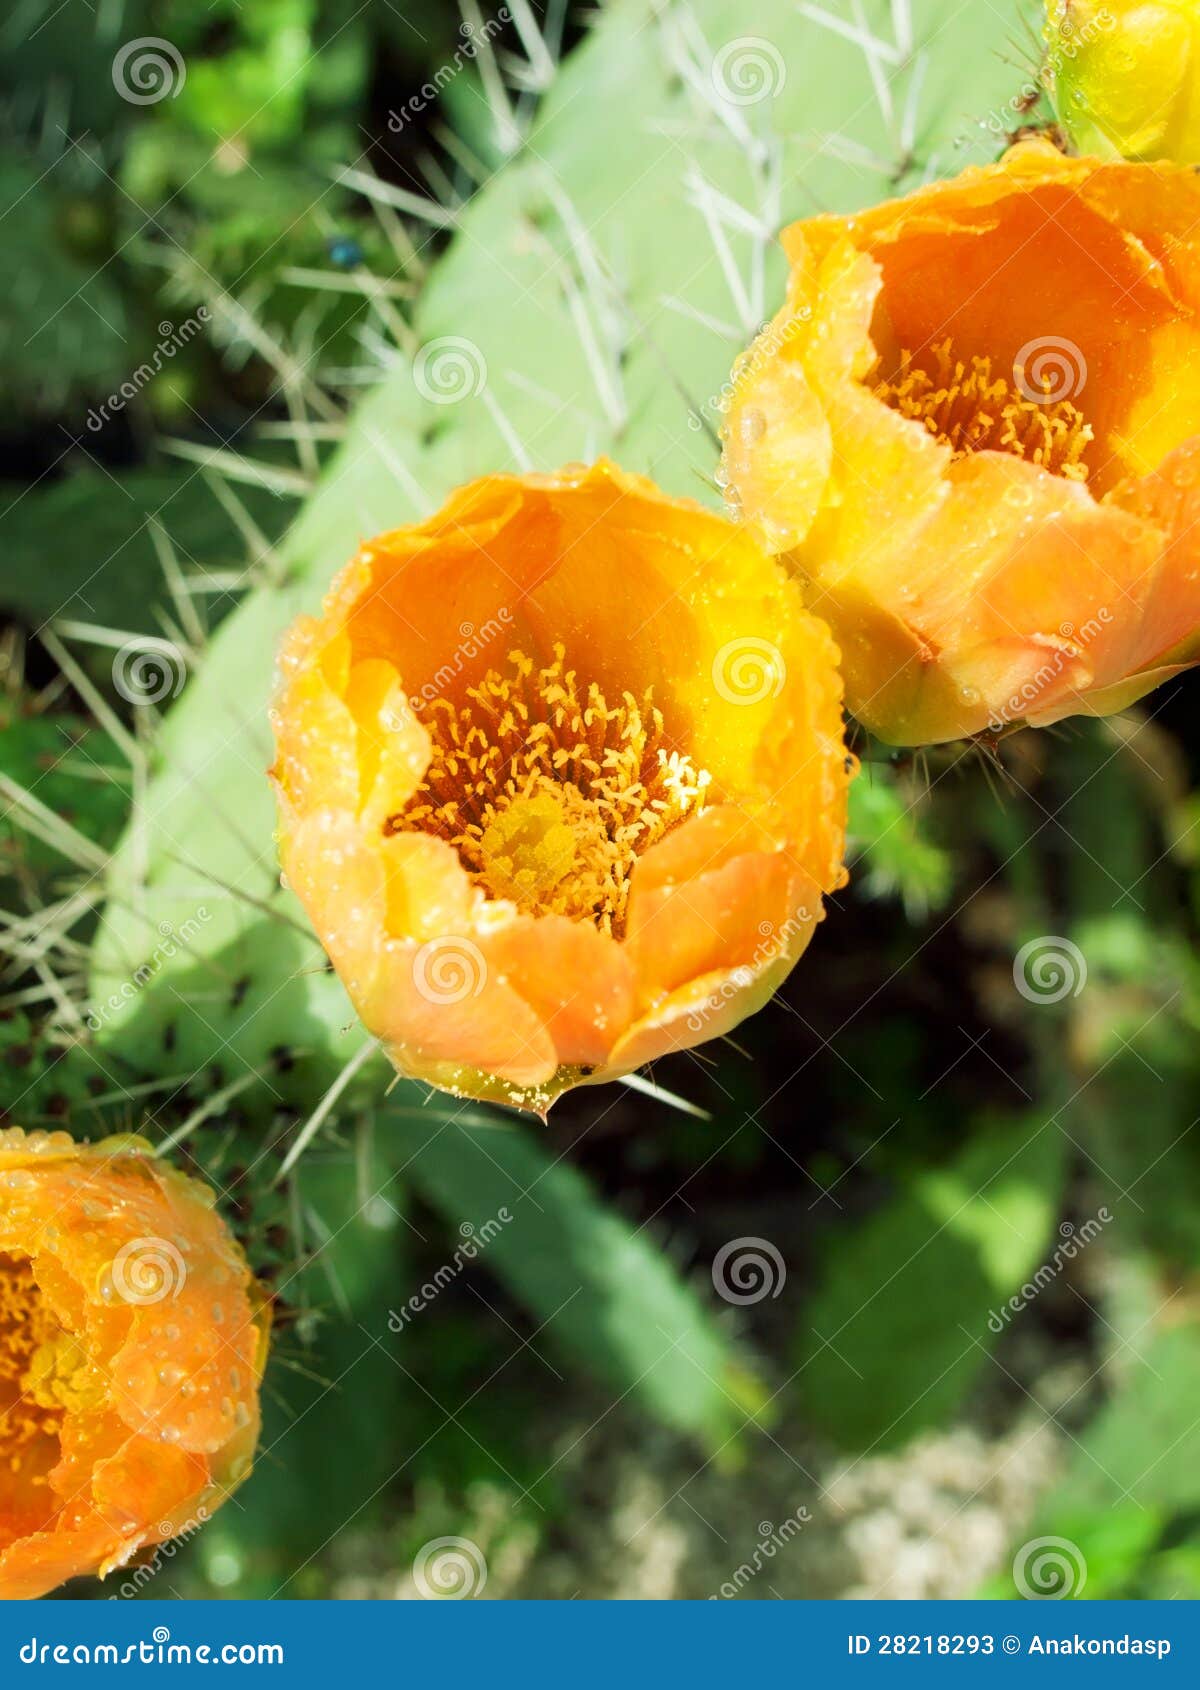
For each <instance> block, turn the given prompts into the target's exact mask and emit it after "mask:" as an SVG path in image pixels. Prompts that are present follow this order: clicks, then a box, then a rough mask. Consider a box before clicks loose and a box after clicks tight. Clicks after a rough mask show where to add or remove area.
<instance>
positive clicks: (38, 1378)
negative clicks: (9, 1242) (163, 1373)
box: [0, 1253, 95, 1545]
mask: <svg viewBox="0 0 1200 1690" xmlns="http://www.w3.org/2000/svg"><path fill="white" fill-rule="evenodd" d="M94 1373H95V1370H94V1369H93V1368H92V1367H91V1366H90V1364H89V1363H88V1361H87V1358H86V1356H85V1354H84V1352H83V1347H82V1345H81V1344H80V1342H79V1340H78V1339H77V1338H76V1337H75V1336H74V1335H73V1334H72V1333H70V1332H67V1331H65V1330H64V1328H63V1327H62V1326H60V1325H59V1323H58V1321H57V1320H56V1319H55V1317H54V1315H53V1314H52V1312H51V1310H50V1308H49V1307H48V1305H47V1304H46V1302H45V1299H44V1298H43V1296H42V1294H41V1291H40V1290H39V1289H38V1285H37V1281H36V1280H35V1279H34V1277H33V1271H32V1269H31V1268H30V1265H29V1263H28V1261H26V1260H23V1259H21V1258H18V1257H15V1256H10V1255H8V1254H5V1253H0V1464H2V1466H3V1470H4V1475H5V1482H4V1485H3V1486H0V1493H2V1494H3V1496H4V1497H5V1499H6V1501H5V1505H4V1507H3V1509H2V1510H0V1516H2V1517H0V1545H3V1544H5V1543H7V1542H11V1541H12V1538H13V1537H14V1536H20V1535H22V1534H23V1533H24V1532H26V1531H29V1530H35V1529H37V1528H38V1527H39V1526H40V1525H41V1524H42V1523H43V1522H44V1521H46V1520H48V1519H49V1517H50V1515H51V1514H52V1513H53V1510H54V1507H55V1503H54V1499H53V1498H52V1497H51V1496H50V1495H49V1493H48V1491H47V1489H46V1486H47V1484H48V1476H49V1473H50V1470H51V1468H52V1467H54V1466H55V1464H56V1463H57V1461H58V1458H59V1447H60V1446H59V1433H60V1430H61V1427H62V1422H63V1417H64V1415H65V1414H66V1413H67V1412H68V1410H70V1409H73V1408H76V1407H81V1406H84V1405H85V1404H86V1403H87V1402H88V1401H90V1399H91V1396H92V1395H94V1392H91V1391H89V1390H88V1385H89V1384H90V1383H92V1382H93V1378H92V1376H93V1375H94ZM27 1516H28V1517H27Z"/></svg>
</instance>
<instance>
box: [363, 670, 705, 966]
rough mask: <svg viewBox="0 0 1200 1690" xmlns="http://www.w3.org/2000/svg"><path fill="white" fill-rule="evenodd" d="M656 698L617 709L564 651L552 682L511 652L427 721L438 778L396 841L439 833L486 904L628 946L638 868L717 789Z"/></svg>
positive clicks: (419, 796) (628, 698) (430, 775)
mask: <svg viewBox="0 0 1200 1690" xmlns="http://www.w3.org/2000/svg"><path fill="white" fill-rule="evenodd" d="M652 694H653V689H652V688H647V689H646V691H645V692H644V693H643V694H642V695H641V697H640V698H635V697H634V695H633V694H632V693H630V692H625V693H622V695H621V698H620V700H619V702H617V703H615V704H611V705H610V704H609V703H608V700H607V699H606V698H605V695H604V693H603V692H602V691H601V689H600V687H599V686H598V685H597V684H596V683H595V682H594V681H593V682H588V683H583V682H581V681H580V680H579V678H578V676H577V675H576V672H575V671H574V670H573V669H567V668H566V657H565V652H564V650H563V648H562V646H558V645H556V646H555V648H554V658H553V661H552V662H550V663H549V664H547V665H546V666H545V668H541V669H539V668H537V667H535V665H534V664H533V663H532V662H531V660H530V659H529V658H528V657H526V656H524V655H523V654H522V653H521V652H519V651H514V652H511V653H510V654H509V659H508V666H507V670H506V672H505V673H503V674H501V673H498V672H497V671H496V670H494V669H493V670H489V671H488V673H487V674H486V675H485V676H484V677H483V679H482V680H481V681H480V682H478V683H477V684H476V685H475V686H472V687H469V688H468V689H467V691H466V694H465V696H464V698H463V701H462V702H461V703H455V702H452V701H451V700H449V699H444V698H439V699H437V700H435V701H434V703H432V704H431V705H429V706H428V707H427V708H426V709H425V710H424V711H423V712H422V721H423V722H424V724H425V726H426V728H427V729H428V730H429V733H430V735H431V736H432V739H433V754H432V757H431V759H430V763H429V768H428V770H427V771H426V774H425V779H424V781H423V782H422V784H421V786H420V788H419V789H418V790H417V792H416V793H414V795H413V797H412V798H411V799H410V800H409V802H408V803H407V804H406V805H405V806H404V808H403V809H401V810H399V811H397V813H396V814H395V815H393V816H389V818H388V820H387V823H386V831H387V832H388V833H398V832H401V831H410V830H414V829H415V830H420V831H422V832H426V833H433V834H436V835H437V836H438V837H439V838H441V839H445V840H446V841H448V843H449V844H451V845H453V846H454V848H455V849H456V850H457V852H458V854H459V856H460V858H461V859H462V862H463V864H464V866H465V867H466V869H467V870H468V872H469V873H470V875H471V877H472V879H473V880H474V881H475V883H476V885H478V886H481V887H482V888H483V890H484V891H485V892H487V894H488V895H489V897H493V898H505V899H510V900H511V901H512V902H513V903H515V904H516V905H517V906H518V908H520V909H521V910H523V911H525V912H526V913H528V914H532V915H551V914H557V915H566V916H571V917H573V918H575V919H577V920H592V921H594V922H595V923H596V924H597V926H598V927H599V928H600V929H601V931H603V932H605V933H613V934H615V935H616V936H617V937H620V935H621V933H622V932H623V930H624V922H625V911H626V905H627V903H628V899H629V881H630V876H631V874H632V873H633V866H634V864H635V862H636V861H637V859H638V857H639V856H640V855H641V853H642V852H643V851H645V850H647V849H648V848H649V847H650V846H651V845H654V844H656V843H657V842H658V840H660V839H662V838H664V837H665V835H666V834H667V833H669V832H670V830H671V829H672V828H673V827H675V826H676V825H677V824H678V823H679V822H681V821H682V820H683V819H684V818H685V817H686V816H688V815H691V814H693V813H694V812H696V811H697V810H699V809H701V808H702V807H703V804H704V800H705V795H706V792H707V789H708V784H709V776H708V774H707V773H706V772H705V771H704V770H701V769H697V768H696V767H695V766H694V765H693V763H692V762H691V759H690V758H688V757H687V756H686V755H684V754H683V753H682V752H679V751H677V750H674V749H673V748H672V747H671V746H670V744H669V741H668V738H667V734H666V731H665V728H664V724H663V718H662V714H661V712H660V711H659V710H658V708H657V707H656V706H655V704H654V701H653V696H652Z"/></svg>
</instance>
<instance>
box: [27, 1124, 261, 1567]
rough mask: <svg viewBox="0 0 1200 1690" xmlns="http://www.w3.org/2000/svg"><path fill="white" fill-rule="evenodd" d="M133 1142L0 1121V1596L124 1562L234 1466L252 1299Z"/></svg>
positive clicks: (188, 1185)
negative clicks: (94, 1139)
mask: <svg viewBox="0 0 1200 1690" xmlns="http://www.w3.org/2000/svg"><path fill="white" fill-rule="evenodd" d="M148 1151H149V1146H148V1145H147V1144H145V1142H144V1141H143V1140H141V1139H135V1138H114V1139H106V1140H104V1141H103V1142H102V1143H98V1144H94V1145H89V1144H76V1143H75V1142H74V1141H73V1140H72V1139H71V1138H70V1137H68V1135H67V1134H66V1133H60V1132H56V1133H40V1132H38V1133H28V1134H26V1133H24V1132H22V1130H21V1129H20V1128H19V1127H10V1128H7V1129H6V1130H4V1131H0V1597H5V1598H12V1597H32V1596H41V1595H43V1594H44V1593H45V1592H46V1591H48V1590H53V1589H54V1587H55V1586H56V1585H59V1584H61V1583H62V1582H63V1580H64V1579H69V1578H74V1577H76V1576H77V1575H79V1574H81V1573H99V1574H100V1575H101V1576H103V1575H105V1574H106V1573H108V1572H110V1571H111V1570H112V1569H113V1568H115V1567H121V1566H124V1565H126V1563H128V1562H129V1561H130V1560H131V1559H132V1558H133V1557H134V1556H136V1555H137V1554H138V1553H139V1551H141V1550H143V1549H145V1548H146V1547H147V1546H149V1545H154V1544H160V1543H163V1542H165V1541H168V1540H169V1539H170V1538H171V1537H173V1536H176V1535H177V1534H178V1533H179V1532H181V1531H183V1530H185V1529H189V1528H194V1526H195V1525H196V1523H197V1522H199V1521H202V1520H205V1519H207V1518H208V1516H209V1515H210V1514H211V1513H212V1512H213V1511H214V1510H215V1509H216V1508H218V1507H219V1506H220V1504H221V1503H222V1502H223V1501H224V1499H225V1497H226V1496H227V1495H228V1494H229V1493H230V1491H232V1490H233V1489H234V1488H235V1486H236V1485H237V1484H238V1483H239V1482H240V1481H241V1479H242V1478H244V1477H245V1475H246V1473H247V1472H249V1470H250V1462H251V1458H252V1456H253V1453H254V1446H255V1443H256V1441H257V1438H258V1426H259V1415H258V1387H259V1380H260V1378H261V1375H262V1367H263V1362H264V1359H265V1353H266V1328H267V1320H266V1315H265V1311H264V1308H263V1305H262V1301H261V1299H259V1298H258V1297H257V1294H256V1291H255V1287H254V1283H253V1281H252V1279H251V1276H250V1271H249V1269H248V1268H247V1266H246V1263H245V1261H244V1259H243V1257H242V1254H241V1251H240V1250H239V1249H238V1247H237V1245H236V1244H235V1243H234V1242H233V1240H232V1239H231V1238H230V1236H229V1234H228V1232H227V1231H226V1229H225V1227H224V1225H223V1223H222V1221H221V1220H220V1218H219V1217H218V1215H217V1214H216V1212H215V1210H214V1209H213V1206H212V1195H211V1193H210V1192H209V1191H208V1190H207V1189H206V1188H205V1187H204V1186H202V1185H200V1184H198V1183H197V1182H196V1181H195V1180H192V1179H189V1178H187V1177H186V1176H185V1175H183V1174H180V1173H178V1172H176V1171H175V1170H174V1169H172V1168H169V1167H167V1166H166V1165H165V1164H164V1163H163V1162H160V1161H156V1160H155V1158H154V1157H153V1156H152V1155H150V1154H148Z"/></svg>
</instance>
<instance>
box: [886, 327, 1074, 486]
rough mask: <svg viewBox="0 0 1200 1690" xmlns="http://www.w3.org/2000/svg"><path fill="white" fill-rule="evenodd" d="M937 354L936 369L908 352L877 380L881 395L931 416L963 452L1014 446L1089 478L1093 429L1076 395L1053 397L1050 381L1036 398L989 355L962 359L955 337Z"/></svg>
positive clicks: (1054, 469) (940, 434)
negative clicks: (998, 371)
mask: <svg viewBox="0 0 1200 1690" xmlns="http://www.w3.org/2000/svg"><path fill="white" fill-rule="evenodd" d="M933 358H934V361H935V362H934V368H933V369H932V371H930V370H927V369H925V368H923V367H922V366H921V365H919V364H917V363H916V362H915V361H914V359H913V356H912V354H911V353H909V352H902V353H901V355H900V368H899V370H898V371H897V372H896V374H895V375H894V376H892V377H891V378H890V379H887V380H883V381H880V382H878V383H877V385H876V386H875V389H874V391H875V394H876V397H877V398H880V399H882V400H883V401H884V403H885V404H888V405H890V406H891V407H892V409H893V410H896V411H899V412H900V415H901V416H903V417H911V418H913V419H914V420H915V421H917V422H922V423H924V425H925V427H926V428H927V429H928V430H929V432H930V434H932V435H934V436H936V438H937V439H938V440H941V441H944V442H945V444H946V445H947V446H950V447H951V448H952V449H953V451H954V455H955V456H956V457H959V458H961V457H966V456H967V454H968V453H971V452H1010V453H1012V454H1013V456H1014V457H1018V458H1024V459H1025V460H1026V461H1027V462H1028V463H1033V464H1040V465H1041V467H1042V468H1043V469H1047V470H1049V471H1050V473H1051V474H1052V475H1062V476H1066V477H1067V479H1068V480H1071V481H1086V480H1087V475H1088V470H1087V465H1086V464H1085V463H1084V462H1083V454H1084V452H1085V451H1086V450H1087V448H1088V446H1089V445H1090V444H1091V441H1092V440H1093V438H1094V435H1093V431H1092V428H1091V426H1090V425H1089V424H1088V422H1087V421H1086V420H1085V418H1084V415H1083V412H1082V411H1081V410H1080V409H1079V407H1078V406H1077V405H1074V404H1072V402H1071V400H1070V399H1052V398H1051V397H1050V396H1049V389H1048V388H1047V390H1046V397H1045V398H1030V397H1029V396H1028V391H1027V390H1026V391H1022V388H1021V387H1020V386H1019V385H1018V384H1017V382H1013V381H1009V380H1006V379H1005V377H1004V376H1002V375H994V374H993V373H992V360H991V359H990V358H988V357H979V356H973V357H972V358H971V359H970V360H969V362H964V361H963V360H962V359H961V358H956V357H955V356H954V352H953V345H952V342H951V341H949V340H944V341H942V342H941V343H940V344H939V345H937V346H935V347H934V348H933ZM1019 381H1020V373H1019V372H1018V382H1019Z"/></svg>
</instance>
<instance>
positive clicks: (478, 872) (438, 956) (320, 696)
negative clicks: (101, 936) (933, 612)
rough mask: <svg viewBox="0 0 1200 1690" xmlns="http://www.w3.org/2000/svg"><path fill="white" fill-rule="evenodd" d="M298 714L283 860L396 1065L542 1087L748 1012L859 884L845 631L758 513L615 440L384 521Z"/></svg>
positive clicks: (299, 642)
mask: <svg viewBox="0 0 1200 1690" xmlns="http://www.w3.org/2000/svg"><path fill="white" fill-rule="evenodd" d="M273 721H274V727H275V734H276V744H277V758H276V763H275V768H274V771H273V773H274V778H275V782H276V787H277V793H278V800H279V815H280V834H279V838H280V855H281V861H282V865H283V869H284V873H285V876H286V879H287V881H288V883H289V885H290V886H291V887H292V888H293V889H294V891H295V892H296V894H297V896H298V897H299V899H300V901H301V903H302V904H303V905H304V907H305V909H306V910H307V912H308V914H309V917H310V919H311V920H312V922H313V925H314V927H315V928H316V930H317V933H318V934H319V935H320V937H321V939H322V941H323V942H324V944H325V947H326V949H327V951H328V953H329V956H330V958H331V960H332V961H333V964H334V966H335V968H336V969H337V971H338V973H339V975H340V976H341V978H342V980H343V982H344V983H345V985H346V987H347V990H348V991H349V993H350V996H351V998H352V999H353V1001H354V1003H355V1005H356V1007H357V1008H358V1010H359V1013H360V1014H361V1015H362V1017H363V1020H364V1022H365V1023H366V1025H367V1027H368V1028H369V1029H370V1030H371V1031H372V1032H373V1033H374V1034H375V1035H376V1036H377V1037H378V1038H379V1039H380V1041H381V1042H382V1044H383V1045H384V1047H385V1048H386V1050H387V1051H388V1053H389V1055H390V1056H391V1057H392V1060H393V1061H394V1062H395V1064H396V1065H397V1067H398V1068H400V1070H401V1071H402V1072H404V1073H406V1074H410V1075H412V1076H415V1077H418V1078H422V1079H425V1080H427V1081H428V1082H429V1083H431V1084H433V1085H437V1086H440V1087H442V1088H444V1089H446V1090H449V1091H453V1092H456V1093H458V1094H462V1095H469V1096H473V1097H480V1098H493V1099H499V1100H501V1101H505V1102H508V1103H513V1104H517V1105H521V1106H524V1107H527V1108H529V1109H532V1110H535V1111H538V1112H544V1111H545V1110H546V1108H548V1106H549V1105H550V1104H551V1103H552V1102H553V1101H554V1099H555V1098H556V1097H557V1096H559V1095H561V1093H562V1092H563V1091H565V1090H567V1089H568V1088H569V1087H571V1086H573V1085H577V1084H581V1083H584V1082H592V1081H596V1080H600V1079H606V1078H611V1077H613V1076H614V1075H616V1074H620V1073H623V1072H627V1071H629V1069H631V1068H632V1067H635V1066H637V1065H638V1064H639V1063H640V1062H641V1061H644V1060H646V1059H647V1056H646V1053H648V1054H661V1053H662V1052H663V1051H665V1050H667V1049H673V1048H680V1047H681V1046H683V1045H687V1044H695V1043H697V1042H699V1040H700V1039H702V1038H705V1037H709V1036H711V1032H712V1031H713V1030H719V1029H720V1028H724V1027H725V1026H732V1025H734V1024H736V1021H737V1020H739V1019H741V1017H742V1016H743V1015H744V1014H746V1013H748V1011H749V1009H750V1008H752V1007H757V1005H758V1004H759V1003H760V1002H761V1001H764V999H765V997H766V996H769V995H770V991H771V990H773V989H774V987H775V986H776V985H777V984H778V983H779V980H781V979H782V978H783V976H784V975H785V974H786V972H787V970H788V968H790V966H791V965H792V963H794V961H795V960H796V959H797V958H798V957H799V955H800V954H801V952H802V951H803V949H804V948H805V945H806V944H807V942H808V940H809V938H810V936H811V933H812V930H813V928H814V926H815V924H816V922H817V921H818V920H819V919H820V915H821V908H822V898H823V895H824V894H825V893H827V892H829V891H831V890H832V889H833V888H834V887H836V886H838V885H839V884H841V882H842V879H843V878H844V870H843V867H842V855H843V848H844V841H845V805H846V790H847V785H848V782H849V778H850V773H851V770H852V765H851V763H850V761H849V760H848V759H847V757H846V753H845V746H844V743H843V739H842V729H841V688H840V682H839V678H838V673H837V653H836V649H835V648H834V646H833V642H832V640H831V638H830V637H829V634H828V631H827V629H826V628H825V627H824V625H823V624H822V623H820V622H819V621H818V620H817V619H816V618H814V617H812V616H811V615H809V614H808V613H806V612H805V610H804V609H803V606H802V604H801V600H800V594H799V590H798V588H797V586H796V585H795V583H794V582H793V580H792V579H791V577H790V576H789V574H788V572H787V571H786V570H785V569H784V568H783V567H782V566H781V565H780V564H779V563H778V562H776V561H775V560H773V559H772V558H770V557H769V556H768V555H767V554H766V553H765V552H764V550H763V549H762V547H761V546H760V545H759V543H758V542H757V540H756V539H755V537H754V536H753V535H752V534H751V533H750V532H749V531H748V530H746V529H743V528H739V527H737V526H735V525H733V524H731V523H729V522H727V521H726V520H725V519H723V518H722V517H720V516H717V515H714V514H713V513H712V512H709V511H706V510H704V509H703V508H701V507H700V506H699V505H696V504H693V503H691V502H690V501H685V500H679V499H670V498H667V497H666V496H665V495H664V494H662V493H661V492H660V491H659V490H658V489H657V488H656V487H654V486H653V484H652V483H650V482H648V481H645V480H642V479H640V478H638V477H634V476H629V475H626V474H624V473H623V472H621V471H620V470H618V469H617V468H615V466H613V465H611V464H608V463H600V464H596V465H594V466H593V467H591V468H585V467H583V466H576V467H572V468H568V469H566V470H563V471H562V472H561V473H560V474H558V475H544V476H532V475H531V476H520V477H516V476H488V477H485V478H484V479H482V480H480V481H476V482H473V483H471V484H470V485H469V486H467V487H464V488H461V489H459V491H458V492H457V493H455V494H454V495H453V496H452V498H451V499H450V501H449V502H448V504H447V505H446V506H445V508H444V509H443V510H442V511H440V512H439V513H438V514H437V515H436V516H434V517H432V518H430V520H429V521H427V522H424V523H420V524H417V525H414V526H413V527H411V528H406V529H401V530H398V531H397V532H395V533H392V534H384V535H380V536H379V537H378V538H376V539H374V540H372V541H370V542H369V543H368V544H366V545H365V546H364V547H363V548H362V550H361V551H360V552H359V554H358V556H357V557H356V558H355V559H354V560H353V561H352V562H351V563H350V564H349V565H348V567H347V568H346V570H345V571H343V573H342V575H341V576H340V577H339V578H338V580H337V581H335V582H334V584H333V586H332V588H331V589H330V592H329V594H328V596H327V598H326V601H325V605H324V610H323V613H322V615H321V616H320V617H319V618H305V619H303V620H302V621H301V622H300V623H299V624H298V625H297V626H296V627H295V628H294V629H293V630H292V632H291V634H290V635H289V637H288V640H287V641H286V643H285V647H284V652H283V677H282V684H281V687H280V690H279V694H278V697H277V700H276V705H275V710H274V713H273ZM701 983H702V984H703V990H702V991H701V993H700V997H699V999H698V1000H697V1002H696V1003H693V1004H690V1007H689V1011H688V1017H690V1020H691V1023H692V1025H691V1026H690V1028H689V1025H688V1017H684V1018H683V1019H682V1020H681V1019H680V1017H679V1015H678V1013H677V1011H678V1001H677V1000H678V995H679V993H680V992H681V991H682V992H685V993H686V992H687V991H688V990H689V989H691V988H693V987H695V986H697V985H698V984H701ZM622 1052H623V1053H624V1054H620V1053H622Z"/></svg>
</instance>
